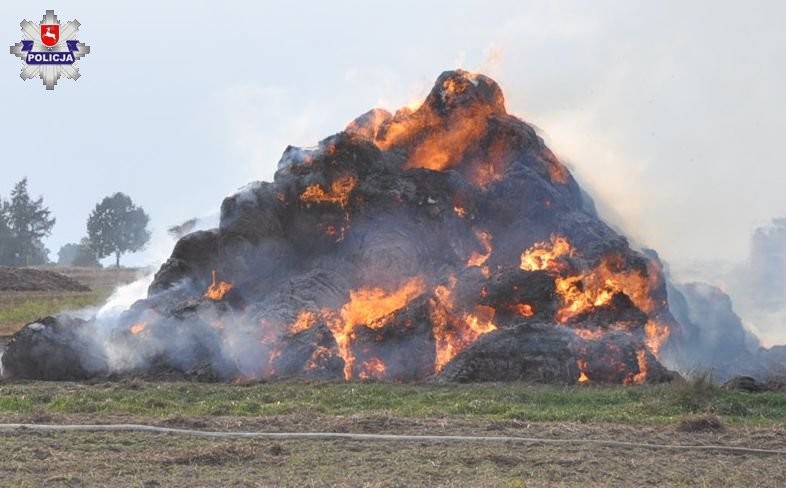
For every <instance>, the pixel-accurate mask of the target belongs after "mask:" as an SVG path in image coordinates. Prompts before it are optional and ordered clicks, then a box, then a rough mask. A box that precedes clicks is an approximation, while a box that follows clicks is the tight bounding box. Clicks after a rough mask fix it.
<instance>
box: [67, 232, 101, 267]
mask: <svg viewBox="0 0 786 488" xmlns="http://www.w3.org/2000/svg"><path fill="white" fill-rule="evenodd" d="M57 256H58V259H57V264H58V265H60V266H82V267H85V268H99V267H101V263H100V262H99V261H98V255H97V254H96V252H95V250H94V249H93V248H92V244H91V242H90V239H88V238H87V237H83V238H82V240H81V241H79V243H78V244H77V243H73V242H72V243H69V244H65V245H64V246H63V247H61V248H60V251H59V252H58V253H57Z"/></svg>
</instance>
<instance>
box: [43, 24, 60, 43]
mask: <svg viewBox="0 0 786 488" xmlns="http://www.w3.org/2000/svg"><path fill="white" fill-rule="evenodd" d="M59 40H60V26H59V25H57V24H50V25H44V24H41V42H43V43H44V46H48V47H52V46H54V45H55V44H57V41H59Z"/></svg>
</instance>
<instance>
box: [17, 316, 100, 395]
mask: <svg viewBox="0 0 786 488" xmlns="http://www.w3.org/2000/svg"><path fill="white" fill-rule="evenodd" d="M84 324H85V321H83V320H81V319H77V318H72V317H67V316H59V317H46V318H43V319H41V320H39V321H37V322H33V323H31V324H28V325H26V326H25V327H24V328H23V329H21V330H20V331H18V332H17V333H16V334H14V336H13V337H12V339H11V342H9V343H8V345H7V346H6V349H5V352H4V353H3V355H2V363H3V374H4V376H7V377H11V378H19V379H36V380H52V381H74V380H84V379H88V378H91V377H93V376H96V375H98V374H101V373H103V372H105V371H106V370H107V358H106V357H104V356H103V354H102V349H101V348H99V347H97V346H96V344H95V343H94V342H93V340H91V339H90V337H89V336H87V335H86V334H83V333H82V328H83V326H84Z"/></svg>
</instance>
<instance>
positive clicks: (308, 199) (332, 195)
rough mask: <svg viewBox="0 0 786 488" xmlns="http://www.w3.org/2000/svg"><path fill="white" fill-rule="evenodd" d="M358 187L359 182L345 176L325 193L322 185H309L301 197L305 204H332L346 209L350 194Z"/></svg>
mask: <svg viewBox="0 0 786 488" xmlns="http://www.w3.org/2000/svg"><path fill="white" fill-rule="evenodd" d="M355 185H357V180H356V179H355V178H354V177H352V176H343V177H341V178H338V179H337V180H335V181H334V182H333V183H331V184H330V190H329V191H325V190H324V189H322V187H321V186H320V185H309V186H308V187H306V189H305V191H304V192H303V193H302V194H301V195H300V201H301V202H304V203H330V204H334V205H338V206H340V207H341V208H346V206H347V204H349V194H350V193H351V192H352V190H353V189H354V188H355Z"/></svg>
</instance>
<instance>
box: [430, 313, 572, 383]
mask: <svg viewBox="0 0 786 488" xmlns="http://www.w3.org/2000/svg"><path fill="white" fill-rule="evenodd" d="M572 339H573V338H572V334H571V333H570V332H569V331H567V330H566V329H560V328H557V327H554V326H553V325H551V324H545V323H541V324H537V325H533V324H521V325H519V326H517V327H510V328H507V329H501V330H497V331H494V332H490V333H488V334H485V335H483V336H481V337H480V338H479V339H478V340H477V341H475V342H474V343H473V344H472V345H471V346H469V347H468V348H467V349H465V350H464V351H462V352H461V353H459V355H458V356H456V357H455V358H454V359H453V360H452V361H451V362H449V363H448V364H447V365H446V366H445V369H443V370H442V372H441V373H440V375H439V376H438V381H441V382H459V383H468V382H483V381H524V382H532V383H556V384H560V383H562V384H572V383H575V382H576V379H577V378H578V376H579V370H578V367H577V365H576V360H575V356H574V353H573V351H572V350H571V341H572Z"/></svg>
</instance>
